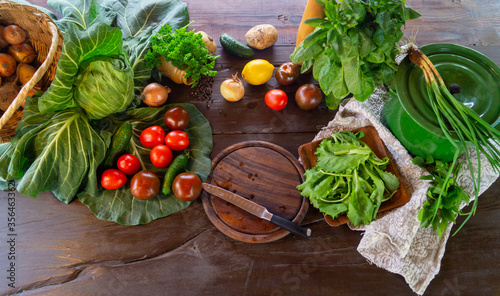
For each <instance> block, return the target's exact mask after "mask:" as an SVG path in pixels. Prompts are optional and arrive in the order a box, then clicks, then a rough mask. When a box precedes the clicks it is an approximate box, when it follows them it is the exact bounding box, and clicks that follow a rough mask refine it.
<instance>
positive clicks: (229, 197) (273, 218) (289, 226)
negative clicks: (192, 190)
mask: <svg viewBox="0 0 500 296" xmlns="http://www.w3.org/2000/svg"><path fill="white" fill-rule="evenodd" d="M202 186H203V189H205V191H206V192H208V193H210V194H212V195H215V196H217V197H220V198H222V199H223V200H225V201H227V202H230V203H232V204H233V205H235V206H237V207H239V208H241V209H243V210H245V211H247V212H249V213H250V214H252V215H255V216H257V217H259V218H262V219H264V220H267V221H270V222H271V223H273V224H276V225H278V226H279V227H281V228H283V229H285V230H288V231H290V232H291V233H293V234H296V235H298V236H301V237H303V238H307V239H310V238H311V234H312V230H311V229H310V228H304V227H301V226H299V225H297V224H295V223H294V222H292V221H290V220H287V219H285V218H283V217H280V216H277V215H273V214H272V213H270V212H269V211H268V210H267V209H266V208H265V207H263V206H261V205H259V204H257V203H255V202H253V201H251V200H248V199H246V198H244V197H242V196H239V195H237V194H235V193H232V192H231V191H228V190H225V189H223V188H220V187H218V186H214V185H212V184H208V183H203V185H202Z"/></svg>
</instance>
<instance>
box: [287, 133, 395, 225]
mask: <svg viewBox="0 0 500 296" xmlns="http://www.w3.org/2000/svg"><path fill="white" fill-rule="evenodd" d="M363 136H364V133H363V132H358V133H356V134H353V133H352V132H348V131H344V132H337V133H334V134H333V135H332V137H331V138H327V139H324V140H323V141H321V143H320V144H319V146H318V148H317V150H316V152H315V154H316V155H317V157H318V160H317V164H316V166H315V167H313V168H311V169H308V170H307V171H306V172H305V174H304V177H305V179H306V180H305V182H304V183H302V184H300V185H299V186H297V188H298V189H299V190H300V191H301V194H302V195H303V196H306V197H308V198H309V201H310V202H311V204H312V205H313V206H314V207H315V208H317V209H319V210H320V211H321V212H322V213H325V214H327V215H329V216H331V217H332V218H333V219H335V218H337V217H338V216H339V215H342V214H347V217H348V218H349V220H350V222H351V223H352V224H353V225H355V226H359V225H361V224H369V223H370V222H372V221H373V220H375V218H376V215H377V212H378V209H379V208H380V204H381V203H382V202H384V201H386V200H388V199H390V198H391V197H392V195H393V194H394V193H395V192H396V191H397V189H398V188H399V180H398V178H397V177H396V176H395V175H393V174H392V173H390V172H386V171H385V168H386V166H387V164H388V163H389V159H388V158H387V157H386V158H384V159H380V158H378V157H377V156H376V155H375V154H374V153H373V151H372V150H371V149H370V147H368V146H367V145H366V144H364V143H363V142H362V141H361V140H360V139H361V138H362V137H363Z"/></svg>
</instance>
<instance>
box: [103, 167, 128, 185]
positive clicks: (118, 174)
mask: <svg viewBox="0 0 500 296" xmlns="http://www.w3.org/2000/svg"><path fill="white" fill-rule="evenodd" d="M125 183H127V176H125V174H124V173H123V172H122V171H119V170H117V169H107V170H105V171H104V172H103V173H102V176H101V185H102V187H104V188H105V189H109V190H113V189H118V188H120V187H122V186H123V185H125Z"/></svg>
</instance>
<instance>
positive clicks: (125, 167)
mask: <svg viewBox="0 0 500 296" xmlns="http://www.w3.org/2000/svg"><path fill="white" fill-rule="evenodd" d="M116 165H117V166H118V169H119V170H120V171H122V172H124V173H125V174H127V175H133V174H135V173H137V172H138V171H139V169H140V168H141V164H140V162H139V159H137V157H135V156H134V155H132V154H123V155H122V156H120V157H119V158H118V161H117V163H116Z"/></svg>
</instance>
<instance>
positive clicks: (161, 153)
mask: <svg viewBox="0 0 500 296" xmlns="http://www.w3.org/2000/svg"><path fill="white" fill-rule="evenodd" d="M150 157H151V162H152V163H153V165H154V166H155V167H158V168H166V167H168V165H169V164H170V163H171V162H172V158H173V154H172V150H170V148H168V147H167V146H166V145H157V146H155V147H154V148H153V149H152V150H151V154H150Z"/></svg>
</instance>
